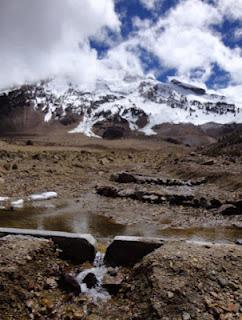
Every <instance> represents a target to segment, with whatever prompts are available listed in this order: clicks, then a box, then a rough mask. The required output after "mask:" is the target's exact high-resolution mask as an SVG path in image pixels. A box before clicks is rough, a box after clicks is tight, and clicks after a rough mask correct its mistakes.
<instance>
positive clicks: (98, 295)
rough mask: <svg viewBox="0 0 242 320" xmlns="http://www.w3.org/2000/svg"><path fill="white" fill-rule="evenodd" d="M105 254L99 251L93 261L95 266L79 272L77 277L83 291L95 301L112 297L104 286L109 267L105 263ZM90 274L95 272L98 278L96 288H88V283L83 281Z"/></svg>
mask: <svg viewBox="0 0 242 320" xmlns="http://www.w3.org/2000/svg"><path fill="white" fill-rule="evenodd" d="M103 260H104V254H103V253H101V252H97V254H96V258H95V260H94V263H93V268H90V269H86V270H84V271H82V272H81V273H79V275H78V276H77V277H76V279H77V281H78V282H79V284H80V287H81V292H82V293H84V294H86V295H87V296H90V297H91V298H92V299H93V301H94V302H98V300H104V301H106V300H108V299H110V295H109V293H108V292H107V291H106V290H105V289H104V288H103V287H102V282H103V278H104V276H105V274H106V272H107V268H106V266H105V265H104V261H103ZM88 274H93V275H94V276H95V277H96V279H97V284H96V285H95V287H94V288H91V289H89V288H87V285H86V283H84V282H83V280H84V279H85V277H86V276H87V275H88Z"/></svg>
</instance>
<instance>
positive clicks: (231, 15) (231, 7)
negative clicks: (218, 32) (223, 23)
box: [216, 0, 242, 20]
mask: <svg viewBox="0 0 242 320" xmlns="http://www.w3.org/2000/svg"><path fill="white" fill-rule="evenodd" d="M216 5H217V7H218V9H219V11H220V12H221V13H222V14H223V15H224V16H225V17H227V18H228V19H232V20H241V19H242V0H217V1H216Z"/></svg>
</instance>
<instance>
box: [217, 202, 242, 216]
mask: <svg viewBox="0 0 242 320" xmlns="http://www.w3.org/2000/svg"><path fill="white" fill-rule="evenodd" d="M218 212H219V213H220V214H222V215H224V216H231V215H234V214H238V213H239V210H238V208H237V207H236V206H234V205H233V204H224V205H222V206H221V207H220V208H219V209H218Z"/></svg>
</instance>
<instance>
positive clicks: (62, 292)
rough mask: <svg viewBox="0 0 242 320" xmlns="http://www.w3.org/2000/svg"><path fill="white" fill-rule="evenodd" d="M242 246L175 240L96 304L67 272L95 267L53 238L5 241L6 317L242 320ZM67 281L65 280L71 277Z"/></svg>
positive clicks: (0, 272) (1, 262)
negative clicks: (62, 252) (62, 255)
mask: <svg viewBox="0 0 242 320" xmlns="http://www.w3.org/2000/svg"><path fill="white" fill-rule="evenodd" d="M241 264H242V249H241V247H240V246H236V245H208V244H206V245H201V244H200V245H198V244H188V243H185V242H168V243H166V244H165V245H164V246H163V247H161V248H160V249H158V250H156V251H154V252H153V253H152V254H150V255H148V256H146V257H145V258H144V259H143V261H142V262H140V263H139V264H137V265H136V266H135V267H134V268H133V269H130V270H129V269H126V270H125V269H116V270H115V273H120V274H121V275H122V277H121V278H122V281H121V284H120V283H119V284H118V288H119V290H120V291H119V292H118V294H115V295H112V296H111V298H110V299H109V300H108V301H106V302H98V303H94V302H93V300H92V299H91V297H87V296H86V295H85V294H83V293H78V291H76V287H75V286H74V287H73V282H72V281H69V280H70V279H69V278H68V281H66V280H65V282H63V274H68V275H73V276H75V275H77V274H78V273H79V272H80V271H81V270H83V269H86V268H89V265H87V264H84V265H82V266H77V265H76V266H73V265H71V264H70V263H67V262H64V261H62V260H60V259H59V258H58V252H57V251H56V249H55V248H54V246H53V243H52V242H50V241H46V240H40V239H34V238H24V237H5V238H2V239H1V240H0V283H1V286H0V314H1V319H2V320H10V319H11V320H12V319H14V320H26V319H56V320H59V319H60V320H61V319H77V320H78V319H79V320H103V319H109V320H114V319H115V320H126V319H127V320H131V319H136V320H138V319H139V320H156V319H157V320H158V319H163V320H174V319H176V320H189V319H191V320H217V319H219V320H229V319H230V320H238V319H239V320H241V315H242V313H241V312H242V300H241V298H242V274H241ZM65 279H66V278H65Z"/></svg>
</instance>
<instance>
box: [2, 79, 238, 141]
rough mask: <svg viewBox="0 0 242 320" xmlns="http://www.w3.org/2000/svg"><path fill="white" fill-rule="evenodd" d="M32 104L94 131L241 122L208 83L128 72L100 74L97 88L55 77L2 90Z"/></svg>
mask: <svg viewBox="0 0 242 320" xmlns="http://www.w3.org/2000/svg"><path fill="white" fill-rule="evenodd" d="M16 106H18V107H20V106H22V107H26V106H28V107H30V109H32V110H34V111H36V112H38V114H39V115H42V116H43V121H45V122H47V123H48V122H51V121H53V120H54V121H58V122H61V123H62V124H64V125H70V124H72V125H75V127H74V129H73V130H71V131H70V132H74V133H83V134H85V135H87V136H91V137H109V136H110V137H111V136H114V137H117V138H119V137H122V136H124V134H125V132H126V131H134V132H140V133H142V134H145V135H154V134H156V132H155V130H154V128H155V127H157V126H159V125H161V124H163V123H174V124H178V123H187V124H188V123H191V124H194V125H203V124H205V123H210V122H215V123H221V124H227V123H233V122H235V123H241V122H242V109H240V108H239V107H238V106H236V105H235V104H234V103H231V102H230V101H228V99H227V98H226V97H225V96H223V95H219V94H216V93H214V92H209V91H207V90H206V89H205V88H202V87H198V86H194V85H192V84H187V83H184V82H181V81H179V80H177V79H172V80H171V82H169V83H162V82H159V81H158V80H155V79H154V78H151V77H150V78H136V77H126V78H124V79H123V80H122V81H120V83H117V82H112V81H105V80H99V81H97V83H96V85H95V86H94V87H93V88H91V89H90V88H88V87H86V88H85V87H80V86H78V85H75V84H73V83H71V82H70V81H68V80H67V79H64V78H63V79H53V80H48V81H42V82H39V83H37V84H33V85H25V86H22V87H20V88H16V89H13V90H10V91H8V92H3V93H0V107H1V110H3V108H4V109H5V112H10V110H11V108H14V107H16Z"/></svg>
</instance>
